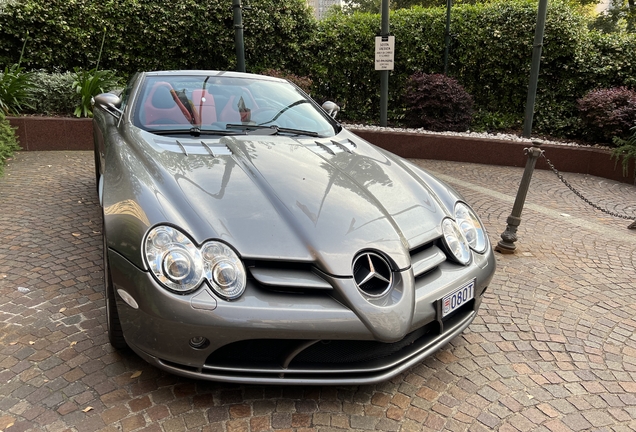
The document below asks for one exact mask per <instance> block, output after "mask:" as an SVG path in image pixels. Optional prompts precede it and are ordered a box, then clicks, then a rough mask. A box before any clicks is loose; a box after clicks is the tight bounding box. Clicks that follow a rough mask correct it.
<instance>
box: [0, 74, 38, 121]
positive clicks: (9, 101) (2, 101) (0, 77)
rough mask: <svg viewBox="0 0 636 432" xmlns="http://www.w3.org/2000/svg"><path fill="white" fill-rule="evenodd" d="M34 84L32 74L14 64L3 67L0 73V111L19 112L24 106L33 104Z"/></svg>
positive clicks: (27, 106) (7, 112)
mask: <svg viewBox="0 0 636 432" xmlns="http://www.w3.org/2000/svg"><path fill="white" fill-rule="evenodd" d="M33 89H34V84H33V82H32V74H31V73H28V72H24V68H22V67H20V66H18V65H17V64H14V65H13V66H11V67H10V68H9V67H5V68H4V72H2V73H1V74H0V111H2V112H3V113H4V114H19V113H20V111H22V110H23V109H24V108H29V107H32V106H33V102H34V97H33Z"/></svg>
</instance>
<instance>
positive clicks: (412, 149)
mask: <svg viewBox="0 0 636 432" xmlns="http://www.w3.org/2000/svg"><path fill="white" fill-rule="evenodd" d="M351 130H352V132H354V133H355V134H356V135H358V136H360V137H362V138H364V139H365V140H367V141H369V142H370V143H373V144H375V145H377V146H379V147H382V148H384V149H386V150H388V151H390V152H392V153H395V154H398V155H400V156H402V157H406V158H417V159H433V160H446V161H455V162H469V163H479V164H485V165H501V166H514V167H523V166H525V164H526V157H525V155H524V152H523V149H524V148H526V147H529V146H530V145H531V144H529V143H524V142H515V141H507V140H501V139H483V138H472V137H461V136H450V135H433V134H413V133H405V132H379V131H369V130H362V129H351ZM541 148H542V149H543V150H544V151H545V156H546V157H547V158H549V159H550V160H551V161H552V163H553V164H554V166H555V167H556V168H557V169H558V170H559V171H562V172H571V173H579V174H590V175H594V176H598V177H603V178H606V179H610V180H615V181H618V182H622V183H635V184H636V182H635V181H634V161H631V163H630V168H629V172H628V176H627V177H624V176H623V170H622V165H621V164H616V160H615V159H614V160H613V159H611V158H610V152H609V151H608V150H605V149H599V148H591V147H590V148H587V147H577V146H565V145H557V144H543V145H542V146H541ZM537 168H538V169H549V167H548V164H547V163H546V161H545V159H544V158H539V159H538V160H537Z"/></svg>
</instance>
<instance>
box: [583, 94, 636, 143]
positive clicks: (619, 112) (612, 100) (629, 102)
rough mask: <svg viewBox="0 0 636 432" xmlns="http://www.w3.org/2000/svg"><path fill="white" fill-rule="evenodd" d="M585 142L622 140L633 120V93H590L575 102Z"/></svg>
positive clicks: (635, 97) (635, 106) (635, 99)
mask: <svg viewBox="0 0 636 432" xmlns="http://www.w3.org/2000/svg"><path fill="white" fill-rule="evenodd" d="M578 107H579V111H580V113H581V118H582V120H583V122H584V123H585V126H586V128H585V129H586V135H587V138H588V139H591V140H599V141H602V142H608V143H609V142H612V139H613V137H618V138H625V137H626V136H627V134H628V131H629V129H630V127H631V126H632V125H633V124H634V119H636V91H634V90H630V89H628V88H627V87H616V88H610V89H601V90H594V91H591V92H589V93H588V94H586V95H585V96H584V97H582V98H581V99H579V100H578Z"/></svg>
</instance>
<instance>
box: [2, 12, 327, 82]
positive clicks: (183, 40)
mask: <svg viewBox="0 0 636 432" xmlns="http://www.w3.org/2000/svg"><path fill="white" fill-rule="evenodd" d="M249 5H250V7H251V9H249V10H246V11H244V25H245V56H246V63H247V65H248V67H249V68H251V69H252V70H261V69H265V68H278V69H292V70H299V71H302V69H303V67H304V66H305V65H307V64H310V63H311V62H310V61H309V60H308V52H307V50H306V48H305V45H306V43H307V42H309V41H310V40H311V35H312V34H313V31H314V27H315V21H314V20H313V18H312V16H311V13H310V11H309V9H308V7H307V5H306V3H305V2H304V1H303V0H251V1H250V2H249ZM232 13H233V12H232V4H231V2H230V1H229V0H228V1H204V2H202V1H198V0H180V1H173V0H104V1H99V2H96V1H93V0H47V1H41V0H15V1H12V2H9V3H7V4H5V5H4V7H3V10H2V11H0V64H11V63H15V62H17V59H18V57H19V55H20V50H21V48H22V44H23V42H24V38H25V36H26V32H27V30H28V31H29V36H28V37H29V40H28V42H27V47H26V51H25V57H24V59H23V61H22V65H23V66H26V67H27V68H31V69H47V70H52V69H54V68H55V67H61V68H63V69H65V70H72V69H73V68H74V67H81V68H84V69H91V68H93V67H95V65H96V62H97V57H98V55H99V47H100V44H101V41H102V37H103V35H104V33H106V40H105V43H104V53H103V54H102V61H101V64H100V68H105V69H112V70H116V71H118V72H119V73H122V74H124V75H128V74H132V73H134V72H136V71H138V70H156V69H220V70H225V69H234V68H235V64H236V60H235V51H234V27H233V15H232Z"/></svg>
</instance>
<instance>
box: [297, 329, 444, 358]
mask: <svg viewBox="0 0 636 432" xmlns="http://www.w3.org/2000/svg"><path fill="white" fill-rule="evenodd" d="M431 332H432V333H435V334H437V333H439V332H438V331H437V323H431V324H429V325H427V326H425V327H423V328H420V329H418V330H415V331H414V332H411V333H410V334H408V335H406V337H405V338H404V339H402V340H400V341H398V342H393V343H384V342H377V341H342V340H330V341H320V342H318V343H316V344H314V345H312V346H310V347H309V348H307V349H305V350H304V351H302V352H301V353H300V354H299V355H297V356H296V357H295V358H294V360H293V361H292V362H291V366H290V367H294V366H298V367H306V366H312V365H316V364H334V365H346V364H352V363H360V362H368V361H373V360H379V359H383V358H386V357H390V356H392V355H394V354H397V353H399V352H400V351H401V350H402V349H403V348H406V347H408V346H409V345H412V344H413V343H415V342H416V341H417V340H418V339H420V338H422V337H423V336H425V335H427V334H429V333H431Z"/></svg>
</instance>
